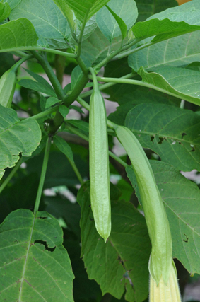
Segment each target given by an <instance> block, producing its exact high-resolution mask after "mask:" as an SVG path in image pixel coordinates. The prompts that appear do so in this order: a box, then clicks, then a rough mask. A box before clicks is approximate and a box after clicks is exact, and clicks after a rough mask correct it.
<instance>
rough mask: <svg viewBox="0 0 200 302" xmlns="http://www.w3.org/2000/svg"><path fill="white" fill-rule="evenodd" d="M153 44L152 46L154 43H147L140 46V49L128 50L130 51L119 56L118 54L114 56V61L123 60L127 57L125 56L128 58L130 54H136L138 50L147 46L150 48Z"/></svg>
mask: <svg viewBox="0 0 200 302" xmlns="http://www.w3.org/2000/svg"><path fill="white" fill-rule="evenodd" d="M153 44H154V43H148V44H145V45H142V46H140V47H137V48H134V49H130V50H128V51H126V52H123V53H121V54H118V55H117V56H116V60H118V59H122V58H124V57H127V56H129V55H130V54H132V53H135V52H137V51H139V50H142V49H143V48H146V47H149V46H151V45H153Z"/></svg>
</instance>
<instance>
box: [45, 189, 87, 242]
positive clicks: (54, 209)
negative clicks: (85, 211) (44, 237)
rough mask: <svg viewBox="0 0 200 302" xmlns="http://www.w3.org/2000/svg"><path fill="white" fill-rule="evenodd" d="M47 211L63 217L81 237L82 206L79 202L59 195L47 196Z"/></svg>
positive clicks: (70, 227)
mask: <svg viewBox="0 0 200 302" xmlns="http://www.w3.org/2000/svg"><path fill="white" fill-rule="evenodd" d="M44 202H45V205H46V208H45V211H47V212H48V213H49V214H51V215H53V216H54V217H56V218H57V219H59V218H63V219H64V220H65V222H66V224H67V227H68V228H69V229H70V230H71V231H72V232H74V233H75V234H76V236H77V238H79V239H80V233H81V230H80V218H81V208H80V206H79V204H77V203H72V202H71V201H69V200H68V199H67V198H66V197H64V196H61V194H60V195H58V196H55V197H52V196H45V198H44Z"/></svg>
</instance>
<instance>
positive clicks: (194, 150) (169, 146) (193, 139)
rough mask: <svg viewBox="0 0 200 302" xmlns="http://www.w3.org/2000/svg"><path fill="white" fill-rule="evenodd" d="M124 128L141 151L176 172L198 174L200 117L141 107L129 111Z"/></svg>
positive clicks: (168, 108)
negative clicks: (149, 152) (155, 156)
mask: <svg viewBox="0 0 200 302" xmlns="http://www.w3.org/2000/svg"><path fill="white" fill-rule="evenodd" d="M125 125H126V126H127V127H128V128H129V129H130V130H131V131H133V133H134V134H135V135H136V137H137V139H138V140H139V141H140V143H141V144H142V146H143V147H144V148H149V149H151V150H153V151H154V152H156V153H157V154H158V155H159V156H160V157H161V159H162V160H163V161H165V162H167V163H169V164H171V165H173V166H174V167H176V168H177V169H179V170H183V171H191V170H193V169H197V170H200V137H199V127H200V116H199V115H198V114H196V113H194V112H192V111H190V110H183V109H179V108H175V107H172V106H167V105H162V104H141V105H137V106H135V107H134V108H133V109H132V110H130V111H129V113H128V115H127V118H126V120H125Z"/></svg>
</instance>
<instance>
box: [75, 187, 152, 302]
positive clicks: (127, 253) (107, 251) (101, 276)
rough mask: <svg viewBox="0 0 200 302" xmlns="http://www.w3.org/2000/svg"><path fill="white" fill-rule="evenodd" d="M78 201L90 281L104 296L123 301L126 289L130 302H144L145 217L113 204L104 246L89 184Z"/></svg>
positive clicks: (147, 251) (126, 206)
mask: <svg viewBox="0 0 200 302" xmlns="http://www.w3.org/2000/svg"><path fill="white" fill-rule="evenodd" d="M77 201H78V202H79V204H80V205H81V230H82V234H81V237H82V257H83V261H84V263H85V266H86V270H87V272H88V275H89V278H90V279H95V280H96V281H97V282H98V283H99V284H100V287H101V290H102V294H103V295H104V294H105V293H110V294H111V295H113V296H114V297H116V298H118V299H120V298H121V296H122V294H123V293H124V289H125V288H127V291H128V292H127V295H128V296H129V298H130V300H129V301H138V302H139V301H143V300H144V299H145V298H146V297H147V294H148V275H149V273H148V259H149V256H150V240H149V237H148V233H147V227H146V224H145V220H144V217H143V216H142V215H141V214H139V212H138V211H137V210H135V208H134V206H133V205H132V204H130V203H127V202H123V201H120V202H117V201H116V202H113V203H112V231H111V235H110V237H109V238H108V240H107V242H106V243H105V242H104V240H103V239H102V238H101V237H100V236H99V235H98V233H97V231H96V229H95V226H94V221H93V216H92V211H91V208H90V198H89V183H86V184H84V185H83V186H82V187H81V189H80V190H79V193H78V197H77ZM130 284H131V285H130ZM129 285H130V286H129ZM124 287H125V288H124Z"/></svg>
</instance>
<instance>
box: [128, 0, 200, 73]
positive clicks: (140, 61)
mask: <svg viewBox="0 0 200 302" xmlns="http://www.w3.org/2000/svg"><path fill="white" fill-rule="evenodd" d="M199 14H200V5H199V1H198V0H197V1H196V0H193V1H192V2H188V3H187V4H185V5H181V6H177V7H176V8H170V9H167V10H166V11H164V12H160V13H158V14H154V15H153V16H152V17H151V18H149V19H148V21H146V22H144V23H143V26H144V29H145V24H146V25H147V24H148V23H149V22H150V23H149V24H151V22H155V23H156V22H158V21H155V20H156V19H154V18H158V19H159V20H160V22H161V23H162V22H163V21H164V20H163V19H165V18H168V19H169V20H171V21H173V22H180V21H184V22H186V23H188V24H189V25H200V20H199ZM152 18H153V19H152ZM139 25H140V24H136V28H137V26H138V30H139V28H140V27H141V29H142V24H141V26H140V27H139ZM159 29H160V28H159V27H158V28H157V30H158V31H159ZM150 31H152V28H151V27H150ZM141 33H142V31H141ZM137 34H139V36H140V33H137ZM158 37H159V36H158ZM199 40H200V31H195V32H192V33H190V34H184V35H181V36H180V37H175V38H171V39H168V40H167V41H163V42H159V43H157V44H154V45H152V46H149V47H147V48H144V49H142V50H141V51H138V52H136V53H133V54H131V55H130V56H129V64H130V66H131V67H132V68H133V69H134V70H138V69H139V68H140V67H141V66H143V67H144V68H147V69H148V68H151V67H154V66H160V65H166V64H167V65H174V66H181V65H185V64H190V63H191V62H195V61H199V60H200V51H199V47H198V43H199ZM155 54H156V55H155Z"/></svg>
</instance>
